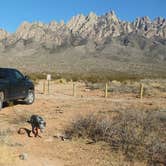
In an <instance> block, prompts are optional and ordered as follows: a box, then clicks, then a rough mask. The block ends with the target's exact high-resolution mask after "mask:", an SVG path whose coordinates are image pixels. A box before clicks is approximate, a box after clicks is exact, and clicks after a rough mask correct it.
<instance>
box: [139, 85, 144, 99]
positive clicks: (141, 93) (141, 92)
mask: <svg viewBox="0 0 166 166" xmlns="http://www.w3.org/2000/svg"><path fill="white" fill-rule="evenodd" d="M143 93H144V86H143V84H140V99H142V98H143Z"/></svg>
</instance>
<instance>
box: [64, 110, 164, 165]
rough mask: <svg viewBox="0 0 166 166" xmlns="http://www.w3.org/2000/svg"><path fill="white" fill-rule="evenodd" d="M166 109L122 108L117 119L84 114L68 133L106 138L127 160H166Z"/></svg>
mask: <svg viewBox="0 0 166 166" xmlns="http://www.w3.org/2000/svg"><path fill="white" fill-rule="evenodd" d="M165 126H166V112H160V111H138V110H131V111H119V113H118V114H117V115H116V116H114V117H113V118H109V117H108V116H103V115H102V116H101V115H100V114H97V115H88V116H86V117H80V118H78V119H77V120H76V121H74V122H73V123H72V125H71V126H70V128H68V129H67V130H66V131H65V132H66V134H67V135H69V136H70V137H78V138H79V137H83V138H89V139H92V140H93V141H95V142H96V141H105V142H107V143H109V145H110V146H111V148H112V149H113V150H121V151H122V152H123V154H124V155H125V156H126V159H127V160H130V161H132V160H145V161H147V162H148V164H149V165H153V164H155V163H160V164H161V165H162V164H163V163H166V157H165V156H166V148H165V146H166V145H165V138H166V131H165Z"/></svg>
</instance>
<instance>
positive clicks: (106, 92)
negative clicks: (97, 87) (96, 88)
mask: <svg viewBox="0 0 166 166" xmlns="http://www.w3.org/2000/svg"><path fill="white" fill-rule="evenodd" d="M107 96H108V84H107V83H106V84H105V98H107Z"/></svg>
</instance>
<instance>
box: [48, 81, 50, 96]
mask: <svg viewBox="0 0 166 166" xmlns="http://www.w3.org/2000/svg"><path fill="white" fill-rule="evenodd" d="M49 93H50V81H49V80H48V94H49Z"/></svg>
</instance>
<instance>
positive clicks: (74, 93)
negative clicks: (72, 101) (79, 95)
mask: <svg viewBox="0 0 166 166" xmlns="http://www.w3.org/2000/svg"><path fill="white" fill-rule="evenodd" d="M73 96H74V97H76V84H75V83H73Z"/></svg>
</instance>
